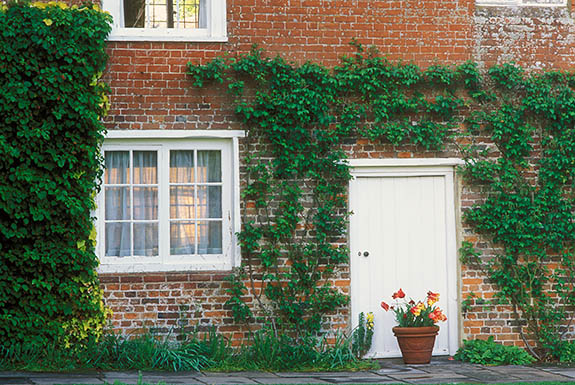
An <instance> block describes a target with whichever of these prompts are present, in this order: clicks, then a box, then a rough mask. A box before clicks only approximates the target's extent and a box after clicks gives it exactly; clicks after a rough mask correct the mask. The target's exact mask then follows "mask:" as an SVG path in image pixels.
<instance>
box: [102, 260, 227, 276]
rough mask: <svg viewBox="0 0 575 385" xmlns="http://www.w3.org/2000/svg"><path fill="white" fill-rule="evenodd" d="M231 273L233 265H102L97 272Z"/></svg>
mask: <svg viewBox="0 0 575 385" xmlns="http://www.w3.org/2000/svg"><path fill="white" fill-rule="evenodd" d="M209 270H217V271H230V270H232V264H231V263H229V262H228V263H207V262H206V263H197V262H195V263H172V264H169V263H165V264H164V263H130V264H127V263H126V264H121V263H114V264H105V263H102V264H101V265H100V266H98V268H97V269H96V271H97V272H98V273H100V274H107V273H161V272H170V271H209Z"/></svg>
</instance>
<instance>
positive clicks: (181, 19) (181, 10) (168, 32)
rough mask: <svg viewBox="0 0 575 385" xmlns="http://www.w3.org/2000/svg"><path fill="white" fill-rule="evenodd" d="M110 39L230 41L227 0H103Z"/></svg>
mask: <svg viewBox="0 0 575 385" xmlns="http://www.w3.org/2000/svg"><path fill="white" fill-rule="evenodd" d="M102 7H103V9H104V10H106V11H108V12H110V14H111V15H112V16H113V17H114V24H113V29H112V33H111V35H110V40H132V41H133V40H163V41H171V40H175V41H226V40H227V39H226V1H225V0H103V1H102Z"/></svg>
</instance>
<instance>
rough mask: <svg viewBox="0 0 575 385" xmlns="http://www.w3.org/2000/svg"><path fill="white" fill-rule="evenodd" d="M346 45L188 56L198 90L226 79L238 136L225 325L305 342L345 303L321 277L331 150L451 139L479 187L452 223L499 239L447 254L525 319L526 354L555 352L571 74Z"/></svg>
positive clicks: (337, 244)
mask: <svg viewBox="0 0 575 385" xmlns="http://www.w3.org/2000/svg"><path fill="white" fill-rule="evenodd" d="M356 47H357V52H356V53H355V54H354V55H351V56H348V57H344V58H343V59H342V61H341V64H340V65H339V66H337V67H335V68H334V69H333V70H332V71H329V70H327V69H326V68H324V67H321V66H319V65H316V64H313V63H304V64H302V65H296V64H293V63H287V62H285V61H284V60H282V59H281V58H273V59H270V58H265V57H263V56H262V53H261V51H259V50H257V49H254V50H253V51H252V52H251V53H249V54H246V55H243V56H240V57H238V58H233V59H221V58H220V59H218V60H215V61H212V62H210V63H207V64H206V65H203V66H202V65H193V64H190V65H189V70H190V74H191V75H192V76H193V78H194V84H195V85H196V86H206V85H208V84H209V83H210V82H217V83H221V84H224V85H226V86H227V88H228V90H229V92H230V94H231V95H232V96H233V97H234V100H235V104H236V113H237V116H238V117H239V119H240V121H241V122H242V123H243V124H244V125H245V127H246V128H247V129H248V131H249V135H248V140H247V145H246V150H245V151H246V153H247V154H249V156H248V157H247V160H246V170H247V185H246V187H245V188H244V194H243V199H244V205H243V207H244V227H243V230H242V232H241V233H240V234H239V239H240V242H241V246H242V250H243V253H244V259H243V261H244V267H243V269H241V270H238V272H237V274H236V275H235V278H233V279H232V278H231V282H232V284H233V285H232V288H231V289H229V291H228V293H229V294H230V301H228V306H229V307H230V308H232V309H233V311H234V314H235V318H236V320H243V321H244V322H250V321H252V320H253V319H260V318H259V317H262V319H263V321H267V322H268V323H271V324H273V323H274V322H275V319H276V317H277V319H278V322H277V324H276V327H277V328H279V329H282V330H291V329H292V328H294V329H295V330H296V332H297V333H298V334H299V335H300V336H304V335H306V334H307V333H309V332H317V331H320V330H321V323H322V320H323V319H324V318H323V316H324V315H325V314H327V312H329V311H331V310H333V309H336V308H337V307H339V306H341V305H343V304H345V303H346V301H347V298H346V297H345V296H344V295H342V294H341V293H340V292H338V291H337V290H336V289H335V288H334V287H333V286H331V285H330V283H329V282H330V279H331V278H332V277H333V276H334V273H335V272H336V270H337V267H338V265H339V264H342V263H344V262H346V261H347V253H348V251H347V250H346V249H345V247H343V246H341V238H343V235H344V232H345V229H346V220H347V213H346V211H345V193H346V182H347V181H348V180H349V178H350V176H349V170H348V167H347V164H346V163H345V162H342V160H344V159H345V158H346V154H345V153H344V152H343V151H342V148H343V146H342V145H344V144H345V143H347V141H348V140H349V139H350V138H351V139H353V138H355V137H357V136H358V135H359V136H360V137H365V138H368V139H371V140H373V141H379V142H383V143H390V144H393V145H396V146H401V145H405V144H408V143H409V144H412V145H416V146H418V148H419V149H421V150H441V149H442V147H443V145H444V144H445V143H446V142H447V141H450V140H451V143H452V144H453V145H455V146H457V148H458V149H459V150H460V152H461V155H462V156H463V157H464V158H465V160H466V165H465V167H463V170H462V171H463V174H464V176H465V177H466V179H467V181H468V182H469V183H470V185H473V186H476V188H477V190H478V191H481V192H483V193H484V195H483V198H484V199H483V200H481V201H480V202H479V203H478V204H477V205H475V206H474V207H472V208H471V209H469V210H467V211H466V212H465V220H466V222H467V224H469V225H471V226H473V227H474V228H475V229H476V230H477V231H478V232H481V233H483V234H484V235H485V236H486V237H487V238H489V239H491V240H492V243H493V244H494V245H496V246H497V247H501V252H500V253H499V252H497V253H496V255H495V256H494V257H492V258H485V257H483V256H482V255H481V253H480V252H479V251H477V250H476V249H475V245H474V244H473V243H471V242H464V243H463V245H462V246H463V247H462V248H461V253H460V255H461V260H462V262H463V263H466V264H470V265H476V266H478V267H479V268H480V269H483V270H484V272H485V273H486V274H487V277H488V279H489V282H491V283H493V284H494V285H495V286H496V287H497V288H498V290H499V291H498V293H497V297H496V298H495V299H494V301H495V302H499V303H508V304H510V305H511V307H512V310H513V317H514V319H515V322H516V323H517V324H518V325H522V324H524V323H526V325H527V328H523V327H519V331H520V333H521V335H522V336H523V338H524V341H525V342H526V346H527V347H528V348H529V349H530V352H531V353H532V354H533V355H536V356H537V357H539V358H541V359H546V358H550V357H555V358H557V357H558V355H559V350H558V349H559V348H558V346H560V345H561V344H560V342H561V340H562V338H563V336H564V333H565V332H566V330H568V328H567V327H566V326H567V324H568V323H569V318H570V317H569V312H568V309H569V308H573V306H574V305H575V295H574V283H575V268H574V267H575V266H574V263H575V261H574V257H573V255H574V252H573V241H574V237H575V231H573V230H574V228H573V223H574V221H573V214H572V213H573V212H574V207H573V203H574V202H573V188H572V187H573V186H574V181H575V180H574V178H573V176H574V175H575V135H574V133H575V131H574V129H573V127H574V123H575V113H573V111H575V94H574V92H573V89H572V88H573V86H574V85H575V81H574V78H573V75H571V74H567V73H561V72H553V71H550V72H545V73H540V74H535V73H534V74H528V73H526V71H524V70H523V69H522V68H521V67H519V66H516V65H513V64H504V65H501V66H494V67H492V68H490V69H489V71H488V73H487V75H488V76H487V77H483V76H481V75H480V73H479V71H478V69H477V65H476V64H474V63H470V62H467V63H464V64H462V65H460V66H457V67H447V66H441V65H433V66H430V67H429V68H427V69H425V70H421V69H420V68H418V67H417V66H415V65H413V64H404V63H397V64H394V63H390V62H389V61H387V60H386V59H384V58H382V57H380V56H379V55H378V54H377V52H376V51H375V50H368V51H366V50H364V49H363V47H361V46H360V45H357V44H356ZM458 127H464V128H463V129H462V130H459V131H458ZM256 282H258V284H257V285H256V284H255V283H256ZM260 282H263V283H262V286H261V287H260V286H259V285H260ZM247 296H253V298H255V300H256V301H255V304H256V305H257V306H248V305H247V304H246V303H245V301H244V300H245V298H246V297H247ZM470 301H471V299H470V300H469V304H470V303H471V302H470ZM495 302H494V303H495ZM466 304H467V303H464V305H466ZM256 308H257V309H256ZM256 310H257V311H256ZM403 314H405V315H407V317H410V315H409V314H412V313H411V312H408V311H404V312H403ZM403 314H402V316H401V317H402V319H403ZM526 334H527V335H526ZM529 339H532V340H534V341H535V342H536V345H537V346H534V347H531V346H530V345H529V344H528V340H529Z"/></svg>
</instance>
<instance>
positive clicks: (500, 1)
mask: <svg viewBox="0 0 575 385" xmlns="http://www.w3.org/2000/svg"><path fill="white" fill-rule="evenodd" d="M475 5H476V6H478V7H522V8H525V7H536V8H559V7H566V6H567V0H561V3H531V2H527V1H526V0H476V1H475Z"/></svg>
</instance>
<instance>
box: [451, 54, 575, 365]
mask: <svg viewBox="0 0 575 385" xmlns="http://www.w3.org/2000/svg"><path fill="white" fill-rule="evenodd" d="M489 77H490V81H489V83H487V84H486V88H487V89H488V90H489V93H490V94H492V95H493V97H492V98H491V100H490V102H488V103H484V104H483V105H482V106H481V109H479V110H477V113H476V114H475V116H474V117H473V119H474V122H473V125H474V129H473V135H472V138H474V141H473V142H472V143H471V144H470V145H469V146H466V147H465V148H464V149H463V154H464V156H465V157H466V160H467V165H466V167H465V170H464V175H465V176H466V177H467V178H468V180H469V181H470V182H471V183H475V184H479V185H482V186H483V188H484V190H483V191H484V194H485V197H486V199H485V201H484V202H483V203H481V204H478V205H476V206H475V207H474V208H472V209H471V210H469V211H468V212H466V213H465V219H466V220H467V221H468V222H469V223H471V224H473V225H474V226H475V228H476V229H477V230H478V231H480V232H483V233H486V234H488V235H489V236H490V237H491V239H492V242H493V243H494V245H496V246H498V247H499V249H500V250H499V251H498V252H497V255H495V256H494V257H493V258H491V259H480V258H479V256H478V253H477V252H476V251H474V249H473V248H472V247H471V245H470V244H468V243H466V244H464V248H463V249H464V250H463V251H466V252H465V253H463V254H462V255H463V256H464V257H465V258H466V259H467V260H468V262H475V263H478V264H479V265H480V266H481V267H482V268H483V269H484V270H485V271H486V272H487V274H488V276H489V277H490V279H491V281H492V282H493V283H495V284H496V285H497V287H498V288H499V291H498V293H497V296H498V297H499V298H500V299H502V300H504V301H506V302H507V303H510V304H511V306H512V308H513V311H514V318H515V319H516V320H517V321H522V322H525V323H526V325H527V332H528V334H529V337H532V338H534V339H535V341H536V343H537V346H535V347H530V343H529V341H527V337H528V336H525V335H524V334H523V329H522V328H520V329H519V330H520V332H521V335H522V336H523V337H524V340H525V342H526V345H527V346H528V347H529V348H530V351H531V353H532V354H534V355H535V356H536V357H538V358H540V359H548V358H550V357H558V356H560V355H561V351H562V349H564V343H562V342H561V341H562V338H563V337H564V336H565V334H566V333H567V332H568V329H569V328H568V327H569V326H570V325H571V324H572V319H573V313H572V310H573V306H574V305H575V291H574V284H575V265H574V263H575V259H574V254H573V253H574V249H573V247H574V241H575V233H574V230H575V228H574V216H573V213H574V211H573V210H574V208H575V207H574V203H575V201H574V195H573V192H574V191H573V187H574V182H575V181H574V179H573V177H574V175H575V92H574V91H573V86H574V85H575V77H574V76H573V75H572V74H566V73H561V72H546V73H542V74H530V75H528V74H525V72H524V70H523V69H522V68H520V67H518V66H515V65H510V64H506V65H502V66H497V67H493V68H491V69H490V70H489ZM481 136H484V137H488V138H489V139H490V141H491V143H492V145H491V146H490V147H485V146H484V145H481V144H477V143H476V142H477V141H476V140H475V139H476V138H477V137H481Z"/></svg>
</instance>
